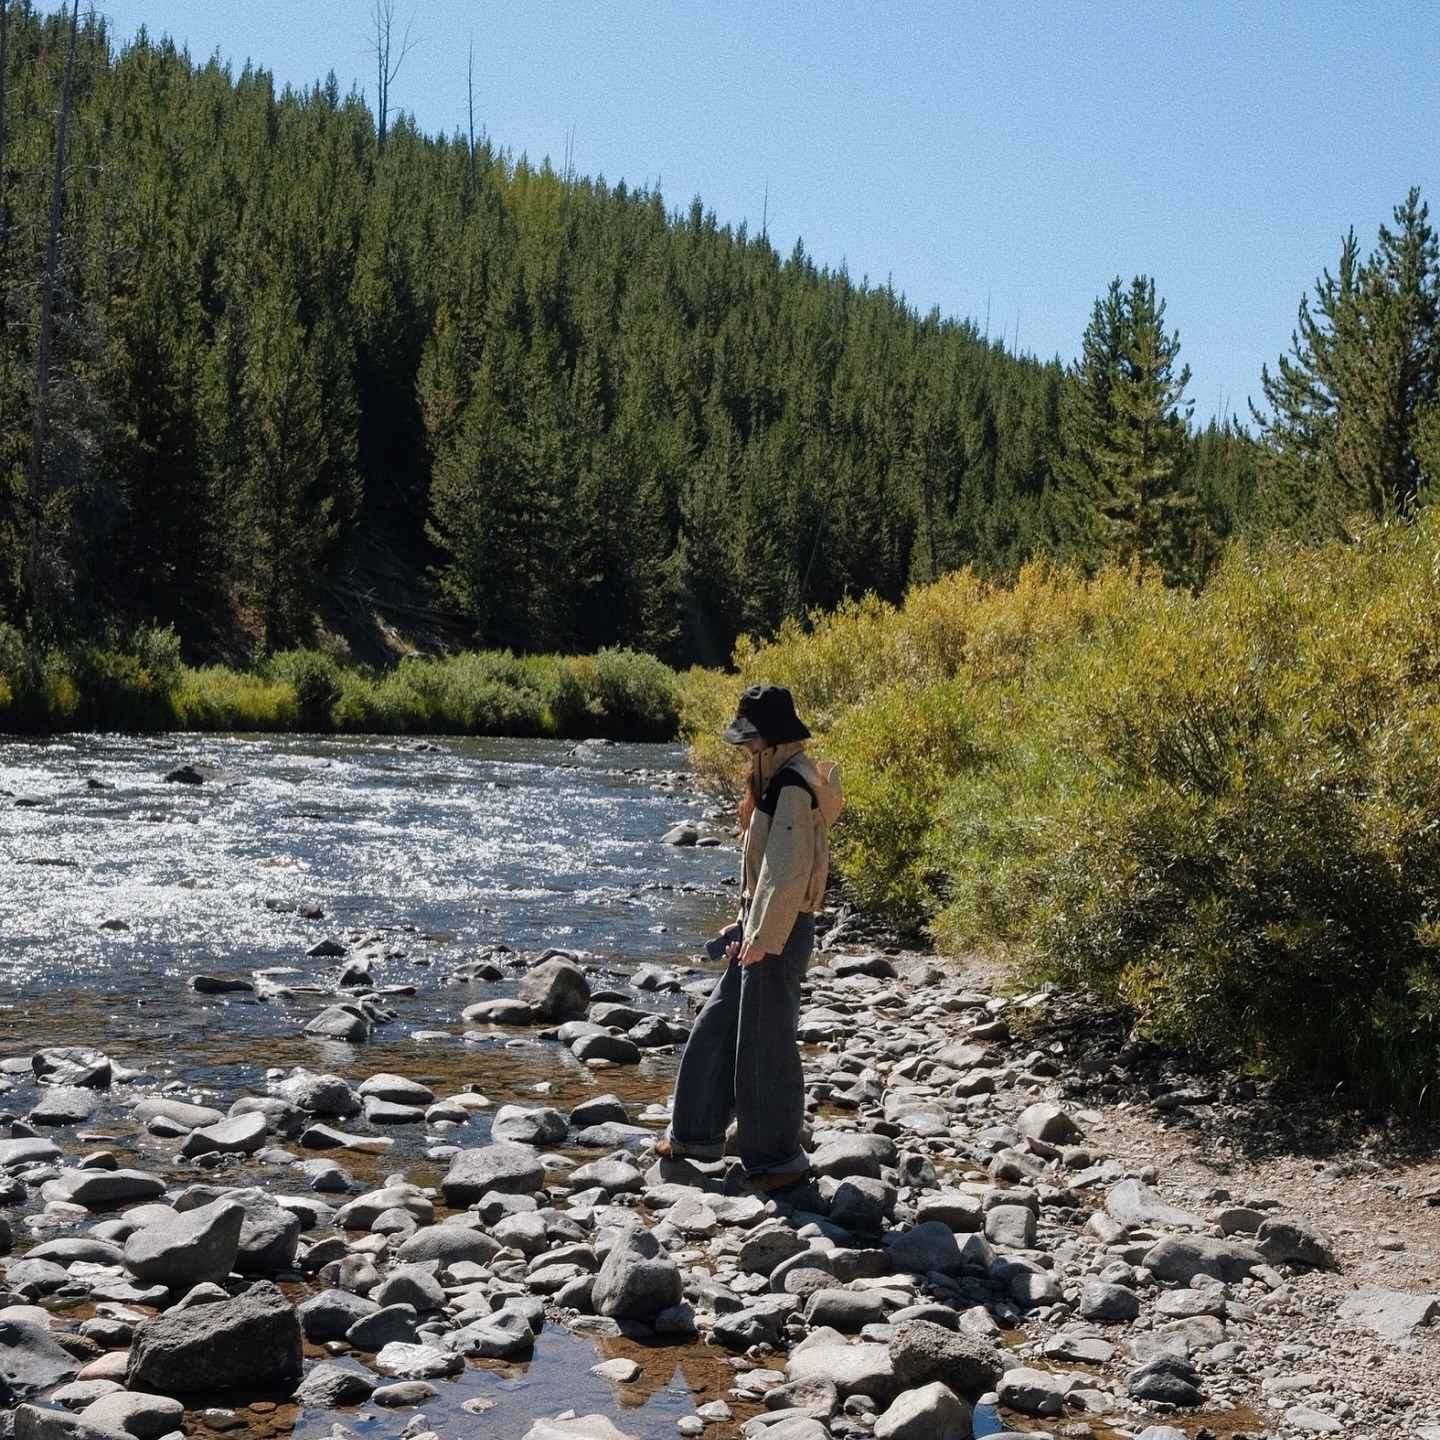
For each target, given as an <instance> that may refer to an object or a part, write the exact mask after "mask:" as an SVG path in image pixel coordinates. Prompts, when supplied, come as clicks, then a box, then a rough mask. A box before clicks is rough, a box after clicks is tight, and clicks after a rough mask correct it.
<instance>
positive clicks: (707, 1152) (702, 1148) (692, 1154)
mask: <svg viewBox="0 0 1440 1440" xmlns="http://www.w3.org/2000/svg"><path fill="white" fill-rule="evenodd" d="M665 1138H666V1139H667V1140H668V1141H669V1142H670V1143H671V1144H672V1145H673V1146H674V1147H675V1148H676V1149H677V1150H680V1151H682V1152H683V1154H682V1155H681V1156H680V1157H679V1158H681V1159H689V1160H723V1159H724V1158H725V1142H724V1141H723V1140H716V1141H712V1142H711V1143H710V1144H708V1145H707V1144H692V1143H691V1142H690V1141H689V1140H682V1139H680V1137H679V1136H678V1135H676V1133H675V1132H674V1131H673V1130H671V1129H670V1128H669V1127H668V1126H667V1127H666V1130H665Z"/></svg>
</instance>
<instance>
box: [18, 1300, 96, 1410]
mask: <svg viewBox="0 0 1440 1440" xmlns="http://www.w3.org/2000/svg"><path fill="white" fill-rule="evenodd" d="M79 1369H80V1362H79V1361H78V1360H77V1359H76V1358H75V1357H74V1356H73V1355H71V1354H70V1352H69V1351H68V1350H66V1349H64V1348H63V1347H62V1346H61V1345H60V1344H58V1343H57V1342H56V1341H55V1340H54V1339H52V1338H51V1335H50V1332H49V1331H48V1330H46V1329H44V1328H42V1327H41V1326H39V1325H37V1324H35V1323H34V1322H33V1321H30V1320H19V1319H11V1318H10V1317H8V1316H7V1315H6V1314H5V1312H4V1311H3V1310H0V1393H3V1398H4V1400H5V1402H6V1403H8V1404H14V1402H15V1401H16V1400H25V1399H27V1398H28V1397H30V1396H31V1395H36V1394H38V1393H39V1392H40V1391H41V1390H48V1389H49V1388H50V1387H51V1386H52V1385H59V1384H60V1383H61V1382H62V1381H64V1380H69V1379H70V1378H71V1376H73V1375H74V1374H75V1373H76V1372H77V1371H78V1370H79Z"/></svg>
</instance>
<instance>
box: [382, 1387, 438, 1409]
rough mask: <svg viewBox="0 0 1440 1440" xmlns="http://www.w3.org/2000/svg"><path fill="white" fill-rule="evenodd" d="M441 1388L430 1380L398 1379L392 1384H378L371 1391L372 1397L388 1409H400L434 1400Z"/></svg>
mask: <svg viewBox="0 0 1440 1440" xmlns="http://www.w3.org/2000/svg"><path fill="white" fill-rule="evenodd" d="M439 1393H440V1392H439V1390H437V1389H436V1388H435V1386H433V1385H432V1384H431V1383H430V1382H429V1381H428V1380H396V1381H395V1382H394V1383H393V1384H390V1385H377V1386H376V1387H375V1389H374V1390H372V1391H371V1392H370V1399H371V1401H372V1403H374V1404H376V1405H383V1406H384V1407H385V1408H386V1409H387V1410H400V1409H404V1408H408V1407H409V1406H412V1405H423V1404H425V1402H426V1401H427V1400H433V1399H434V1398H435V1397H436V1396H437V1395H438V1394H439Z"/></svg>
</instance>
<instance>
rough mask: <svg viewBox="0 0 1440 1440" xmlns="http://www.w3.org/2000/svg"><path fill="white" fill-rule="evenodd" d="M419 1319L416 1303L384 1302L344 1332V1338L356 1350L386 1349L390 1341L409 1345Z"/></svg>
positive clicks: (390, 1343)
mask: <svg viewBox="0 0 1440 1440" xmlns="http://www.w3.org/2000/svg"><path fill="white" fill-rule="evenodd" d="M418 1323H419V1317H418V1316H417V1315H416V1313H415V1307H414V1306H413V1305H385V1306H382V1307H381V1308H380V1309H378V1310H375V1311H372V1312H371V1313H370V1314H369V1315H362V1316H361V1317H360V1318H359V1319H358V1320H357V1321H356V1322H355V1323H354V1324H353V1325H352V1326H351V1327H350V1328H349V1329H348V1330H347V1331H346V1332H345V1339H346V1340H347V1341H348V1342H349V1343H350V1344H351V1345H353V1346H354V1347H355V1348H356V1349H357V1350H364V1351H367V1352H369V1351H377V1350H383V1349H384V1348H385V1347H386V1346H387V1345H410V1344H413V1343H414V1342H415V1338H416V1335H417V1325H418ZM421 1378H423V1377H421Z"/></svg>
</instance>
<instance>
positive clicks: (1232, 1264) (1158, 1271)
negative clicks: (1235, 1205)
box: [1145, 1235, 1264, 1285]
mask: <svg viewBox="0 0 1440 1440" xmlns="http://www.w3.org/2000/svg"><path fill="white" fill-rule="evenodd" d="M1262 1264H1264V1260H1263V1258H1262V1257H1261V1255H1260V1252H1259V1251H1258V1250H1256V1249H1254V1248H1253V1247H1251V1246H1249V1245H1242V1244H1241V1243H1240V1242H1239V1241H1238V1240H1213V1239H1211V1238H1210V1237H1209V1236H1205V1235H1167V1236H1165V1237H1164V1239H1162V1240H1159V1241H1157V1242H1156V1244H1154V1245H1153V1246H1151V1248H1150V1249H1149V1250H1148V1251H1147V1252H1146V1255H1145V1265H1146V1268H1147V1269H1148V1270H1149V1271H1150V1273H1151V1274H1152V1275H1154V1277H1155V1278H1156V1279H1157V1280H1165V1281H1169V1282H1170V1283H1171V1284H1173V1285H1188V1284H1189V1283H1190V1282H1191V1281H1192V1280H1193V1279H1194V1278H1195V1277H1196V1276H1197V1275H1209V1276H1210V1277H1211V1278H1212V1279H1214V1280H1223V1281H1224V1282H1225V1283H1226V1284H1227V1285H1233V1284H1234V1283H1235V1282H1236V1281H1238V1280H1243V1279H1244V1278H1245V1277H1246V1276H1247V1275H1248V1274H1249V1273H1250V1272H1251V1270H1253V1269H1254V1267H1255V1266H1256V1265H1262Z"/></svg>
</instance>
